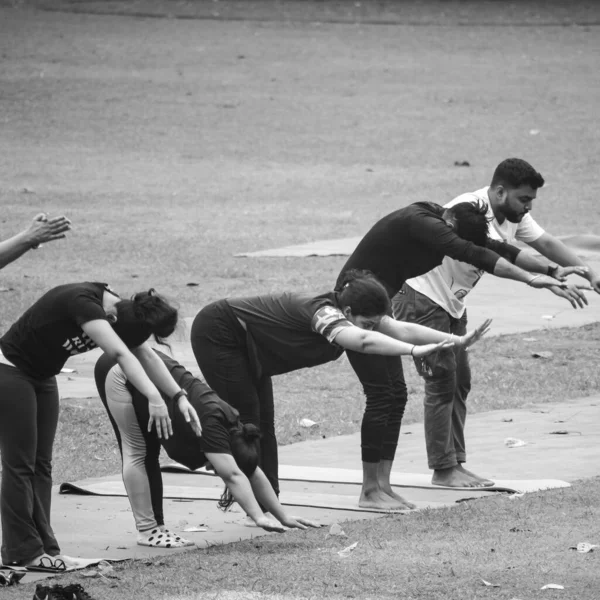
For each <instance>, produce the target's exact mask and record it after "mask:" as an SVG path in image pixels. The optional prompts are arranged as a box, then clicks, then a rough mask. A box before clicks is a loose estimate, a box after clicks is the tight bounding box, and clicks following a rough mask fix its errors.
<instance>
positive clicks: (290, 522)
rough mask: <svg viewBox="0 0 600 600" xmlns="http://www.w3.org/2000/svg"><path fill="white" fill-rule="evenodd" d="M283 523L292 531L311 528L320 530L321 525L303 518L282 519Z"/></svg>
mask: <svg viewBox="0 0 600 600" xmlns="http://www.w3.org/2000/svg"><path fill="white" fill-rule="evenodd" d="M281 523H282V524H283V525H285V526H286V527H289V528H290V529H308V528H309V527H315V528H319V527H321V525H320V524H319V523H316V522H315V521H311V520H309V519H303V518H302V517H287V516H286V518H285V519H282V521H281Z"/></svg>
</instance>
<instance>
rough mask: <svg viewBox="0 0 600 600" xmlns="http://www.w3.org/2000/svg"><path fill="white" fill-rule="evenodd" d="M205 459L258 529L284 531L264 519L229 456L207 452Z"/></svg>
mask: <svg viewBox="0 0 600 600" xmlns="http://www.w3.org/2000/svg"><path fill="white" fill-rule="evenodd" d="M206 459H207V460H208V462H210V464H211V465H212V466H213V467H214V469H215V472H216V473H217V475H218V476H219V477H220V478H221V479H222V480H223V482H224V483H225V485H226V486H227V488H228V489H229V491H230V492H231V494H232V496H233V497H234V498H235V501H236V502H237V503H238V504H239V505H240V506H241V507H242V509H243V510H244V512H245V513H246V514H247V515H248V516H249V517H250V518H251V519H252V520H253V521H254V522H255V523H256V524H257V525H258V526H259V527H262V528H263V529H266V530H267V531H279V532H281V531H284V528H283V527H282V526H281V525H280V524H279V523H277V522H276V521H273V520H272V519H269V518H268V517H265V515H264V513H263V511H262V510H261V508H260V506H259V505H258V502H257V500H256V498H255V496H254V491H253V489H252V486H251V485H250V481H249V480H248V478H247V477H246V475H244V473H243V472H242V471H241V469H240V468H239V467H238V466H237V463H236V462H235V460H234V458H233V456H231V454H221V453H217V452H207V453H206Z"/></svg>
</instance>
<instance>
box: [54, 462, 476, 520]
mask: <svg viewBox="0 0 600 600" xmlns="http://www.w3.org/2000/svg"><path fill="white" fill-rule="evenodd" d="M188 472H189V471H188ZM221 491H222V490H221V489H220V488H207V487H201V486H186V485H180V486H174V485H165V486H164V489H163V497H164V498H170V499H180V500H214V501H217V500H218V499H219V498H220V497H221ZM469 491H474V490H469ZM476 491H481V490H476ZM60 493H61V494H79V495H83V496H126V493H125V486H124V485H123V482H122V481H118V480H114V481H107V480H104V481H93V480H88V481H80V482H75V483H70V482H66V483H62V484H61V486H60ZM279 500H280V502H281V504H283V505H285V506H306V507H311V508H329V509H334V510H349V511H353V512H374V513H387V512H389V511H382V510H378V509H369V508H361V507H359V506H358V501H357V496H356V495H355V494H353V495H344V494H312V493H302V492H285V491H282V492H281V495H280V497H279ZM415 504H417V507H418V508H438V507H441V506H447V505H448V503H447V502H435V501H416V502H415ZM395 512H404V511H395Z"/></svg>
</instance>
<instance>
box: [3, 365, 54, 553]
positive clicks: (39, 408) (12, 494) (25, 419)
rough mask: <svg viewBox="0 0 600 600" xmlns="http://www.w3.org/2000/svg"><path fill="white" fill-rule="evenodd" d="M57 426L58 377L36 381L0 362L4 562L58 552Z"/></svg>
mask: <svg viewBox="0 0 600 600" xmlns="http://www.w3.org/2000/svg"><path fill="white" fill-rule="evenodd" d="M57 424H58V388H57V386H56V378H55V377H50V378H49V379H43V380H39V379H34V378H33V377H29V376H28V375H25V373H23V372H22V371H21V370H19V369H17V368H16V367H11V366H9V365H5V364H0V453H1V454H2V489H1V491H0V513H1V517H2V562H3V563H4V564H14V563H24V562H27V561H30V560H33V559H34V558H36V557H37V556H40V555H41V554H43V553H44V552H45V553H47V554H50V555H51V556H56V555H57V554H60V548H59V546H58V542H57V541H56V538H55V537H54V532H53V531H52V527H51V526H50V506H51V495H52V446H53V444H54V436H55V434H56V427H57Z"/></svg>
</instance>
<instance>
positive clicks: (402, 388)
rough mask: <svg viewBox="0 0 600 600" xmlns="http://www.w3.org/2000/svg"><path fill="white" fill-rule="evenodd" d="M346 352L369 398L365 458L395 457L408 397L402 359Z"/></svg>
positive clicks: (362, 437)
mask: <svg viewBox="0 0 600 600" xmlns="http://www.w3.org/2000/svg"><path fill="white" fill-rule="evenodd" d="M346 354H347V355H348V360H349V361H350V364H351V365H352V368H353V369H354V372H355V373H356V375H357V376H358V378H359V380H360V382H361V384H362V386H363V390H364V392H365V396H366V399H367V404H366V407H365V414H364V416H363V421H362V426H361V430H360V442H361V454H362V460H363V462H368V463H376V462H379V461H381V460H392V461H393V460H394V456H395V454H396V447H397V446H398V438H399V437H400V425H401V423H402V417H403V416H404V409H405V408H406V402H407V400H408V394H407V391H406V383H405V382H404V371H403V369H402V359H401V358H400V357H399V356H381V355H379V354H362V353H360V352H352V351H350V350H346Z"/></svg>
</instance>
